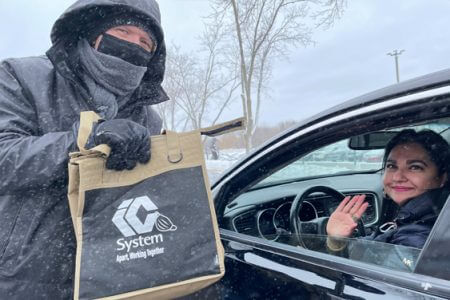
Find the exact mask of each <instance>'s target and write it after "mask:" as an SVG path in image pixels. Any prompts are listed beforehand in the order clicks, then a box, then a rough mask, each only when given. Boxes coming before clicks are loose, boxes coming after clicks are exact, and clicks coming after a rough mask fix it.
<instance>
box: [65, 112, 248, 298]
mask: <svg viewBox="0 0 450 300" xmlns="http://www.w3.org/2000/svg"><path fill="white" fill-rule="evenodd" d="M98 120H99V117H98V116H97V115H96V114H95V113H93V112H83V113H82V114H81V124H80V129H79V136H78V141H77V143H78V146H79V149H80V152H77V153H71V159H70V162H69V190H68V196H69V205H70V211H71V215H72V219H73V224H74V228H75V234H76V239H77V253H76V269H75V283H74V285H75V286H74V298H75V299H94V298H105V299H168V298H176V297H180V296H183V295H187V294H190V293H192V292H195V291H197V290H199V289H201V288H203V287H206V286H208V285H210V284H212V283H214V282H215V281H217V280H219V279H220V278H221V277H222V276H223V275H224V272H225V270H224V252H223V247H222V245H221V242H220V237H219V230H218V226H217V219H216V215H215V211H214V205H213V202H212V197H211V193H210V188H209V182H208V177H207V173H206V168H205V161H204V155H203V149H202V143H201V134H209V135H215V134H219V133H223V131H226V130H235V129H237V128H241V127H242V126H243V122H242V119H239V120H234V121H231V122H228V123H226V124H222V125H219V126H215V127H211V128H207V129H205V130H196V131H191V132H186V133H175V132H171V131H167V132H165V134H162V135H159V136H152V137H151V145H152V147H151V160H150V162H149V163H147V164H138V165H137V166H136V167H135V168H134V169H133V170H124V171H114V170H109V169H106V168H105V161H106V158H107V156H108V154H109V148H108V147H107V146H106V145H100V146H97V147H95V148H93V149H90V150H87V149H84V147H83V145H85V144H86V140H87V138H88V136H89V134H90V132H91V129H92V125H93V124H94V123H95V122H97V121H98Z"/></svg>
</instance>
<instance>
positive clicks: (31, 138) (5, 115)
mask: <svg viewBox="0 0 450 300" xmlns="http://www.w3.org/2000/svg"><path fill="white" fill-rule="evenodd" d="M37 80H39V79H38V78H37ZM74 149H75V137H74V133H73V132H72V130H70V131H67V132H50V133H45V134H44V133H42V132H41V129H40V127H39V116H38V112H37V110H36V106H35V103H34V99H33V98H32V97H31V95H29V94H27V91H26V89H24V88H23V87H22V86H21V84H20V82H19V80H18V79H17V78H16V77H15V76H14V71H13V70H12V68H11V67H10V65H9V64H8V63H7V62H3V63H2V64H1V65H0V174H1V175H0V176H1V180H0V195H5V194H10V193H12V192H14V191H18V190H25V189H35V188H45V187H46V186H49V185H52V184H54V183H55V182H56V181H61V182H65V181H66V180H67V163H68V153H69V152H70V151H72V150H74Z"/></svg>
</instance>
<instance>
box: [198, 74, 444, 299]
mask: <svg viewBox="0 0 450 300" xmlns="http://www.w3.org/2000/svg"><path fill="white" fill-rule="evenodd" d="M299 105H301V99H299ZM403 128H415V129H421V128H427V129H431V130H434V131H436V132H438V133H439V134H441V135H442V136H443V137H444V138H445V139H447V141H449V140H450V130H449V129H450V70H444V71H441V72H437V73H433V74H430V75H427V76H424V77H420V78H417V79H413V80H409V81H406V82H403V83H400V84H397V85H394V86H390V87H387V88H384V89H381V90H378V91H375V92H372V93H369V94H366V95H363V96H361V97H358V98H355V99H352V100H350V101H347V102H345V103H343V104H341V105H339V106H336V107H334V108H331V109H329V110H327V111H324V112H323V113H320V114H318V115H316V116H314V117H312V118H309V119H307V120H304V121H303V122H301V123H300V124H299V125H298V126H296V127H295V128H292V129H290V130H288V131H286V132H284V133H283V134H281V135H279V136H278V137H276V138H274V139H272V140H270V141H268V142H267V143H266V144H264V145H263V146H262V147H260V148H258V149H256V150H255V151H253V152H252V153H250V154H249V155H247V156H246V157H244V158H243V159H242V160H240V161H239V162H238V163H237V164H235V165H234V166H233V167H232V168H230V169H229V170H228V171H227V172H226V173H225V174H223V176H222V177H221V178H220V179H219V180H217V181H216V182H215V183H214V184H213V186H212V190H213V195H214V201H215V206H216V212H217V218H218V221H219V226H220V232H221V238H222V242H223V245H224V248H225V253H226V259H225V260H226V274H225V277H224V278H223V279H222V280H221V281H220V282H218V283H217V284H215V285H214V286H211V287H209V288H208V289H205V290H203V291H201V292H200V293H198V294H197V296H198V297H201V298H219V299H220V298H221V299H259V298H261V299H263V298H266V299H303V298H305V299H316V298H320V299H322V298H325V299H328V298H331V299H398V298H408V299H410V298H421V299H422V298H429V297H430V298H444V299H449V298H450V230H448V228H450V201H447V202H446V204H445V205H444V206H443V208H442V210H441V213H440V215H439V218H438V220H437V221H436V223H435V225H434V227H433V230H432V232H431V234H430V235H429V237H428V240H427V242H426V244H425V246H424V248H423V249H417V248H411V247H404V246H400V245H393V244H387V243H377V242H373V241H365V240H363V239H357V238H353V239H349V240H350V242H352V243H362V244H364V243H365V247H367V248H369V247H370V248H371V249H372V250H374V251H375V252H377V253H378V254H379V258H380V259H379V261H378V262H376V263H374V262H366V261H361V260H353V259H349V258H345V257H340V256H336V255H333V254H330V253H329V252H328V251H326V249H325V248H326V247H324V241H325V239H326V235H324V234H319V233H318V232H323V230H319V229H320V228H319V229H318V228H317V227H318V226H319V227H320V226H323V224H322V223H321V222H318V221H317V220H322V219H327V218H328V217H329V216H330V214H331V213H332V212H333V210H334V209H335V208H336V207H337V205H338V203H339V199H337V197H336V195H335V193H334V191H338V192H340V193H342V194H344V195H354V194H366V200H367V201H368V203H369V207H368V209H367V211H366V212H365V215H364V216H363V218H362V219H363V224H364V225H363V228H362V229H363V230H364V231H365V233H366V234H370V233H371V232H373V231H374V230H376V229H377V227H378V226H380V225H381V224H383V223H384V222H385V220H386V219H387V218H388V217H389V216H390V215H392V210H393V209H394V207H393V206H392V201H389V200H387V199H386V198H385V197H384V195H383V187H382V183H381V176H382V161H381V158H382V155H383V148H384V146H385V144H386V142H387V140H388V139H389V138H390V137H391V136H392V135H393V134H395V133H396V132H398V131H399V130H400V129H403ZM316 153H317V155H315V154H316ZM337 154H339V155H337ZM330 157H333V158H334V159H329V158H330ZM299 200H300V201H299ZM293 203H294V206H296V207H293ZM294 223H297V224H294ZM321 224H322V225H321ZM296 226H297V228H301V229H300V230H295V228H296ZM305 228H306V229H305ZM308 228H309V229H308ZM360 229H361V228H360ZM297 231H298V232H297ZM399 250H401V251H400V252H401V253H408V255H409V256H407V257H408V258H406V256H405V257H404V258H403V259H402V257H401V255H399V256H398V259H399V261H398V263H397V264H391V263H388V261H389V260H388V259H385V258H387V257H388V256H389V255H390V253H397V252H399ZM411 257H412V259H411ZM191 297H194V296H191Z"/></svg>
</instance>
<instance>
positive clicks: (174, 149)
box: [162, 117, 245, 164]
mask: <svg viewBox="0 0 450 300" xmlns="http://www.w3.org/2000/svg"><path fill="white" fill-rule="evenodd" d="M244 127H245V119H244V118H243V117H242V118H238V119H234V120H231V121H228V122H224V123H220V124H218V125H214V126H209V127H205V128H201V129H199V130H198V132H199V133H200V134H201V135H207V136H218V135H221V134H224V133H228V132H232V131H235V130H239V129H243V128H244ZM162 134H164V135H166V143H167V160H168V161H169V162H171V163H174V164H176V163H178V162H180V161H181V160H183V151H182V149H181V145H180V139H179V136H178V133H176V132H175V131H171V130H164V131H163V132H162Z"/></svg>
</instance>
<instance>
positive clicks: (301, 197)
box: [289, 185, 366, 248]
mask: <svg viewBox="0 0 450 300" xmlns="http://www.w3.org/2000/svg"><path fill="white" fill-rule="evenodd" d="M317 192H321V193H324V194H326V195H328V196H331V197H333V198H334V199H336V200H339V202H341V201H342V200H343V199H344V198H345V195H344V194H342V193H341V192H339V191H337V190H335V189H333V188H331V187H328V186H321V185H318V186H313V187H311V188H309V189H307V190H306V191H304V192H303V193H299V194H297V196H296V197H295V199H294V202H292V205H291V210H290V213H289V223H290V226H291V232H292V233H293V235H294V239H295V240H296V242H297V245H301V246H303V247H304V248H308V247H307V246H306V245H305V242H304V240H303V238H302V234H305V233H307V234H319V235H326V234H327V223H328V219H329V215H330V214H329V212H328V210H326V211H325V214H326V216H325V217H320V218H315V219H314V220H311V221H301V220H300V218H299V216H298V215H299V212H300V209H301V207H302V204H303V202H304V201H305V200H306V199H307V198H308V196H309V195H311V194H313V193H317ZM365 235H366V232H365V230H364V224H363V222H362V220H361V219H359V220H358V226H357V229H356V230H355V234H354V236H365Z"/></svg>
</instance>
